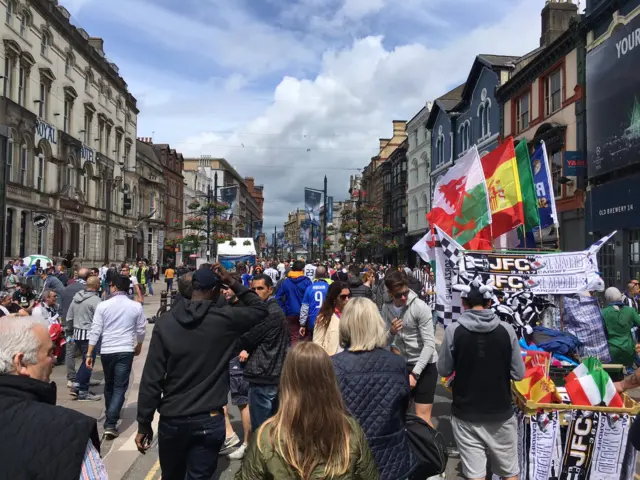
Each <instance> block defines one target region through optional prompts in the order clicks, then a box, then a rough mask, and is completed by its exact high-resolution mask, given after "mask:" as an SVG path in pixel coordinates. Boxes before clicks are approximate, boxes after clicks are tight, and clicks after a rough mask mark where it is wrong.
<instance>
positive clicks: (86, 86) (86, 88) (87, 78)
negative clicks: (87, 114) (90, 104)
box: [84, 70, 93, 93]
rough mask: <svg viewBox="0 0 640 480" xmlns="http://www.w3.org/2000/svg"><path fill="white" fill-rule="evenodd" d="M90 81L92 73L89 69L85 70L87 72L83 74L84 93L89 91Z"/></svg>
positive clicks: (91, 80)
mask: <svg viewBox="0 0 640 480" xmlns="http://www.w3.org/2000/svg"><path fill="white" fill-rule="evenodd" d="M92 83H93V73H92V72H91V70H87V73H86V74H85V77H84V91H85V92H86V93H90V90H91V84H92Z"/></svg>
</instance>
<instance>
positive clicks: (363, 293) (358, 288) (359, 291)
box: [348, 265, 373, 301]
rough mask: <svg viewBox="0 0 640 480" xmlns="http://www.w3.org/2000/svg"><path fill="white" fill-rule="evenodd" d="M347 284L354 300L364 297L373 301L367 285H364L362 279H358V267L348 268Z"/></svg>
mask: <svg viewBox="0 0 640 480" xmlns="http://www.w3.org/2000/svg"><path fill="white" fill-rule="evenodd" d="M348 283H349V289H350V290H351V295H352V296H353V297H354V298H357V297H364V298H368V299H369V300H371V301H373V291H372V290H371V288H370V287H369V286H368V285H365V284H364V282H363V281H362V278H360V267H358V265H351V267H349V280H348Z"/></svg>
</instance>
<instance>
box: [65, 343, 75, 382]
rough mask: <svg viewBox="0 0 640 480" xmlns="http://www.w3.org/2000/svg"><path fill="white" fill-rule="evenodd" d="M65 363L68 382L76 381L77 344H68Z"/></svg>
mask: <svg viewBox="0 0 640 480" xmlns="http://www.w3.org/2000/svg"><path fill="white" fill-rule="evenodd" d="M64 355H65V356H64V363H65V365H66V367H67V380H70V381H72V382H75V381H76V377H77V375H78V374H77V373H76V346H75V342H67V344H66V350H65V353H64Z"/></svg>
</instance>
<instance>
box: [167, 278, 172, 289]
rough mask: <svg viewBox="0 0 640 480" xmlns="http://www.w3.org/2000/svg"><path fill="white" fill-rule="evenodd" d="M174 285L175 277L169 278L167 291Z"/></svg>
mask: <svg viewBox="0 0 640 480" xmlns="http://www.w3.org/2000/svg"><path fill="white" fill-rule="evenodd" d="M172 287H173V278H167V292H170V291H171V288H172Z"/></svg>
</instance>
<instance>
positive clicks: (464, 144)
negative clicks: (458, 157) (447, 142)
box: [458, 121, 471, 154]
mask: <svg viewBox="0 0 640 480" xmlns="http://www.w3.org/2000/svg"><path fill="white" fill-rule="evenodd" d="M458 133H459V134H460V153H461V154H462V153H464V152H466V151H467V150H469V147H470V146H471V145H470V144H471V128H470V125H469V122H468V121H466V122H464V123H463V124H462V125H461V126H460V130H458Z"/></svg>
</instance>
